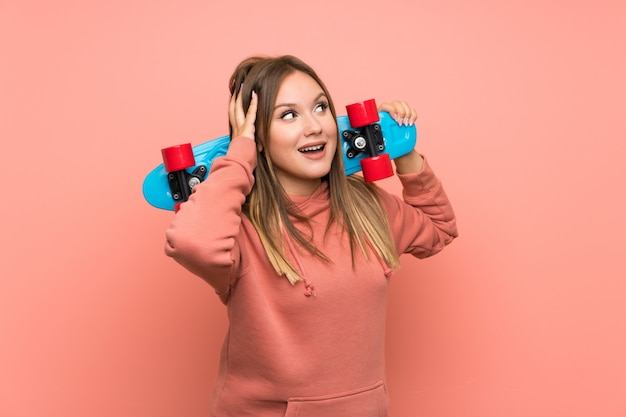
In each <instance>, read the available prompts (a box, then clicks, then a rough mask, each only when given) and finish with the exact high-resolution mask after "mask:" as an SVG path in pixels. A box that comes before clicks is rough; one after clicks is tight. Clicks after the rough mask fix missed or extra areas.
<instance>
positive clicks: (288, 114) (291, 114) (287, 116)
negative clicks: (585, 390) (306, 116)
mask: <svg viewBox="0 0 626 417" xmlns="http://www.w3.org/2000/svg"><path fill="white" fill-rule="evenodd" d="M295 117H296V111H295V110H293V109H289V110H286V111H284V112H282V113H281V114H280V119H282V120H291V119H293V118H295Z"/></svg>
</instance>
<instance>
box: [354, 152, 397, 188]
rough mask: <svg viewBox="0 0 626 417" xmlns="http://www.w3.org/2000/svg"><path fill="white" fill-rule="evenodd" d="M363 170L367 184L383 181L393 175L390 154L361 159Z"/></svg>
mask: <svg viewBox="0 0 626 417" xmlns="http://www.w3.org/2000/svg"><path fill="white" fill-rule="evenodd" d="M361 168H363V178H365V181H367V182H373V181H378V180H382V179H383V178H388V177H391V176H392V175H393V168H392V167H391V158H389V154H388V153H383V154H380V155H376V156H372V157H369V158H363V159H361Z"/></svg>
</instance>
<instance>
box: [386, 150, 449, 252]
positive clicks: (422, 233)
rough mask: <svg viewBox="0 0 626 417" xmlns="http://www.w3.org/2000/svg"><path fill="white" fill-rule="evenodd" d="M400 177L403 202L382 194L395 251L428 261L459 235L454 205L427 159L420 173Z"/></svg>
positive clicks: (400, 175)
mask: <svg viewBox="0 0 626 417" xmlns="http://www.w3.org/2000/svg"><path fill="white" fill-rule="evenodd" d="M398 178H400V182H401V183H402V186H403V191H402V199H401V198H399V197H397V196H394V195H391V194H389V193H385V192H383V193H382V194H381V202H382V203H383V207H384V209H385V210H386V212H387V215H388V218H389V224H390V227H391V233H392V236H393V239H394V242H395V244H396V248H397V250H398V253H400V254H402V253H410V254H411V255H413V256H415V257H418V258H427V257H429V256H432V255H434V254H436V253H438V252H440V251H441V250H442V249H443V248H444V247H445V246H446V245H447V244H449V243H450V242H452V240H454V239H455V238H456V237H457V236H458V232H457V228H456V218H455V215H454V211H453V209H452V205H451V203H450V200H448V197H447V195H446V193H445V191H444V189H443V186H442V185H441V182H440V181H439V179H438V178H437V177H436V176H435V173H434V172H433V170H432V169H431V168H430V166H429V165H428V162H427V161H426V159H424V166H423V168H422V170H421V171H420V172H417V173H411V174H398Z"/></svg>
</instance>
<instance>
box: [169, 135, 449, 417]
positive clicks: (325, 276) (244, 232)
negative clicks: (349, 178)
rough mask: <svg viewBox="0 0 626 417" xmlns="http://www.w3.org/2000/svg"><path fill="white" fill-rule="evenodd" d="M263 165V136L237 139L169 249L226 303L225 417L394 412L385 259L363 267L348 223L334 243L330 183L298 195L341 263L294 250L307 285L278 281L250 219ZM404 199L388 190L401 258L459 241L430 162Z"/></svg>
mask: <svg viewBox="0 0 626 417" xmlns="http://www.w3.org/2000/svg"><path fill="white" fill-rule="evenodd" d="M255 166H256V150H255V144H254V142H253V141H252V140H250V139H248V138H245V137H240V138H235V139H233V141H232V143H231V145H230V148H229V150H228V153H227V155H226V156H224V157H222V158H220V159H217V160H215V161H214V163H213V166H212V168H211V174H210V175H209V177H208V179H207V180H206V181H205V182H203V183H201V184H200V185H198V186H197V187H196V189H195V191H196V192H194V194H193V195H192V197H191V198H190V199H189V201H188V202H186V203H185V204H183V205H182V207H181V209H180V211H179V212H178V213H177V214H176V216H175V217H174V220H173V221H172V224H171V227H170V228H169V229H168V230H167V232H166V237H167V243H166V247H165V251H166V253H167V255H169V256H171V257H173V258H174V259H175V260H176V261H178V262H179V263H180V264H181V265H183V266H184V267H185V268H187V269H188V270H190V271H191V272H193V273H195V274H197V275H198V276H200V277H201V278H202V279H204V280H205V281H207V282H208V283H209V284H210V285H212V286H213V287H214V288H215V290H216V292H217V294H218V295H219V297H220V299H221V300H222V302H224V303H225V304H226V305H227V308H228V315H229V322H230V325H229V331H228V333H227V335H226V339H225V341H224V345H223V348H222V354H221V359H220V370H219V374H218V377H217V381H216V383H215V386H214V391H213V398H212V403H211V404H212V405H211V411H212V415H214V416H239V417H242V416H255V417H257V416H292V417H293V416H299V417H314V416H324V417H328V416H359V417H369V416H372V417H374V416H386V415H387V392H386V388H385V382H384V380H385V367H384V340H385V312H386V299H387V286H388V278H389V277H390V276H391V274H392V271H391V270H390V269H389V268H388V267H387V266H386V265H385V264H384V263H383V262H382V261H381V260H380V259H379V258H378V257H376V256H375V255H372V256H371V259H370V260H369V261H367V260H366V259H365V258H364V257H363V256H361V255H360V254H358V255H357V258H356V259H357V261H356V265H355V267H354V268H352V264H351V261H350V260H351V254H350V247H349V244H348V242H347V240H346V239H345V236H343V235H342V234H341V231H340V230H339V228H338V227H333V228H331V230H330V231H329V233H328V235H326V234H325V228H326V224H327V220H328V217H329V213H330V201H329V193H328V185H327V183H323V184H322V185H321V186H320V187H319V188H318V189H317V190H316V191H315V192H314V194H313V195H311V196H310V197H306V198H305V197H294V198H292V200H293V201H294V203H296V204H297V205H298V207H299V208H300V210H302V211H303V212H304V213H305V214H307V215H308V216H310V217H311V218H312V219H313V221H312V226H313V234H314V236H313V242H314V244H315V245H316V246H317V247H319V248H320V249H321V250H322V251H323V253H324V254H326V255H327V256H328V257H330V258H331V260H332V263H330V264H329V263H325V262H323V261H321V260H319V259H317V258H314V257H311V256H309V255H306V254H305V253H304V252H303V251H298V249H296V248H293V247H292V250H291V256H292V257H293V258H292V261H293V262H294V265H297V267H298V268H299V270H300V272H301V274H302V275H303V276H304V277H305V280H304V281H301V282H298V283H297V284H296V285H291V284H290V283H289V281H288V280H287V279H286V278H285V277H280V276H278V275H277V274H276V272H275V271H274V269H273V268H272V266H271V264H270V263H269V261H268V259H267V257H266V255H265V251H264V249H263V246H262V245H261V242H260V239H259V237H258V235H257V233H256V231H255V229H254V227H253V226H252V224H251V223H250V221H249V220H248V219H247V218H246V217H245V216H244V215H242V213H241V206H242V204H243V202H244V201H245V198H246V196H247V195H248V193H249V192H250V190H251V188H252V185H253V182H254V177H253V170H254V168H255ZM399 178H400V180H401V182H402V184H403V186H404V192H403V197H404V198H403V200H402V199H400V198H398V197H396V196H393V195H391V194H388V193H386V192H384V191H382V190H381V194H382V196H381V201H382V203H383V207H384V208H385V211H386V212H387V215H388V217H389V221H390V225H391V229H392V235H393V236H394V241H395V245H396V248H397V250H398V252H399V253H410V254H412V255H414V256H417V257H419V258H425V257H428V256H431V255H434V254H435V253H437V252H439V251H440V250H442V249H443V247H444V246H445V245H446V244H448V243H450V242H451V241H452V240H453V239H454V238H455V237H456V236H457V230H456V222H455V217H454V213H453V210H452V207H451V205H450V202H449V201H448V198H447V197H446V194H445V192H444V190H443V188H442V187H441V183H440V182H439V180H438V179H437V178H436V177H435V175H434V173H433V172H432V170H431V169H430V168H429V166H428V164H427V163H425V164H424V168H423V170H422V172H420V173H416V174H407V175H399Z"/></svg>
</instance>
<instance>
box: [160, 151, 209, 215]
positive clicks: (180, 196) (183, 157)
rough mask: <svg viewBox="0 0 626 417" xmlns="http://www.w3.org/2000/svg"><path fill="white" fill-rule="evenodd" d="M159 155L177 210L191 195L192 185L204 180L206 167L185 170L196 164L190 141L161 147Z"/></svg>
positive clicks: (175, 209)
mask: <svg viewBox="0 0 626 417" xmlns="http://www.w3.org/2000/svg"><path fill="white" fill-rule="evenodd" d="M161 155H162V156H163V164H164V165H165V171H166V172H167V183H168V185H169V188H170V192H171V194H172V199H174V201H175V202H176V203H175V204H174V211H178V209H179V207H180V205H181V204H182V203H184V202H185V201H187V199H188V198H189V196H191V191H192V189H193V187H195V186H196V185H198V184H200V183H201V182H202V181H203V180H204V178H205V177H206V175H207V168H206V166H204V165H199V166H198V167H196V168H195V169H194V170H193V171H192V172H187V168H190V167H193V166H194V165H195V164H196V160H195V158H194V156H193V150H192V147H191V144H190V143H185V144H182V145H176V146H171V147H169V148H164V149H161Z"/></svg>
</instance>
